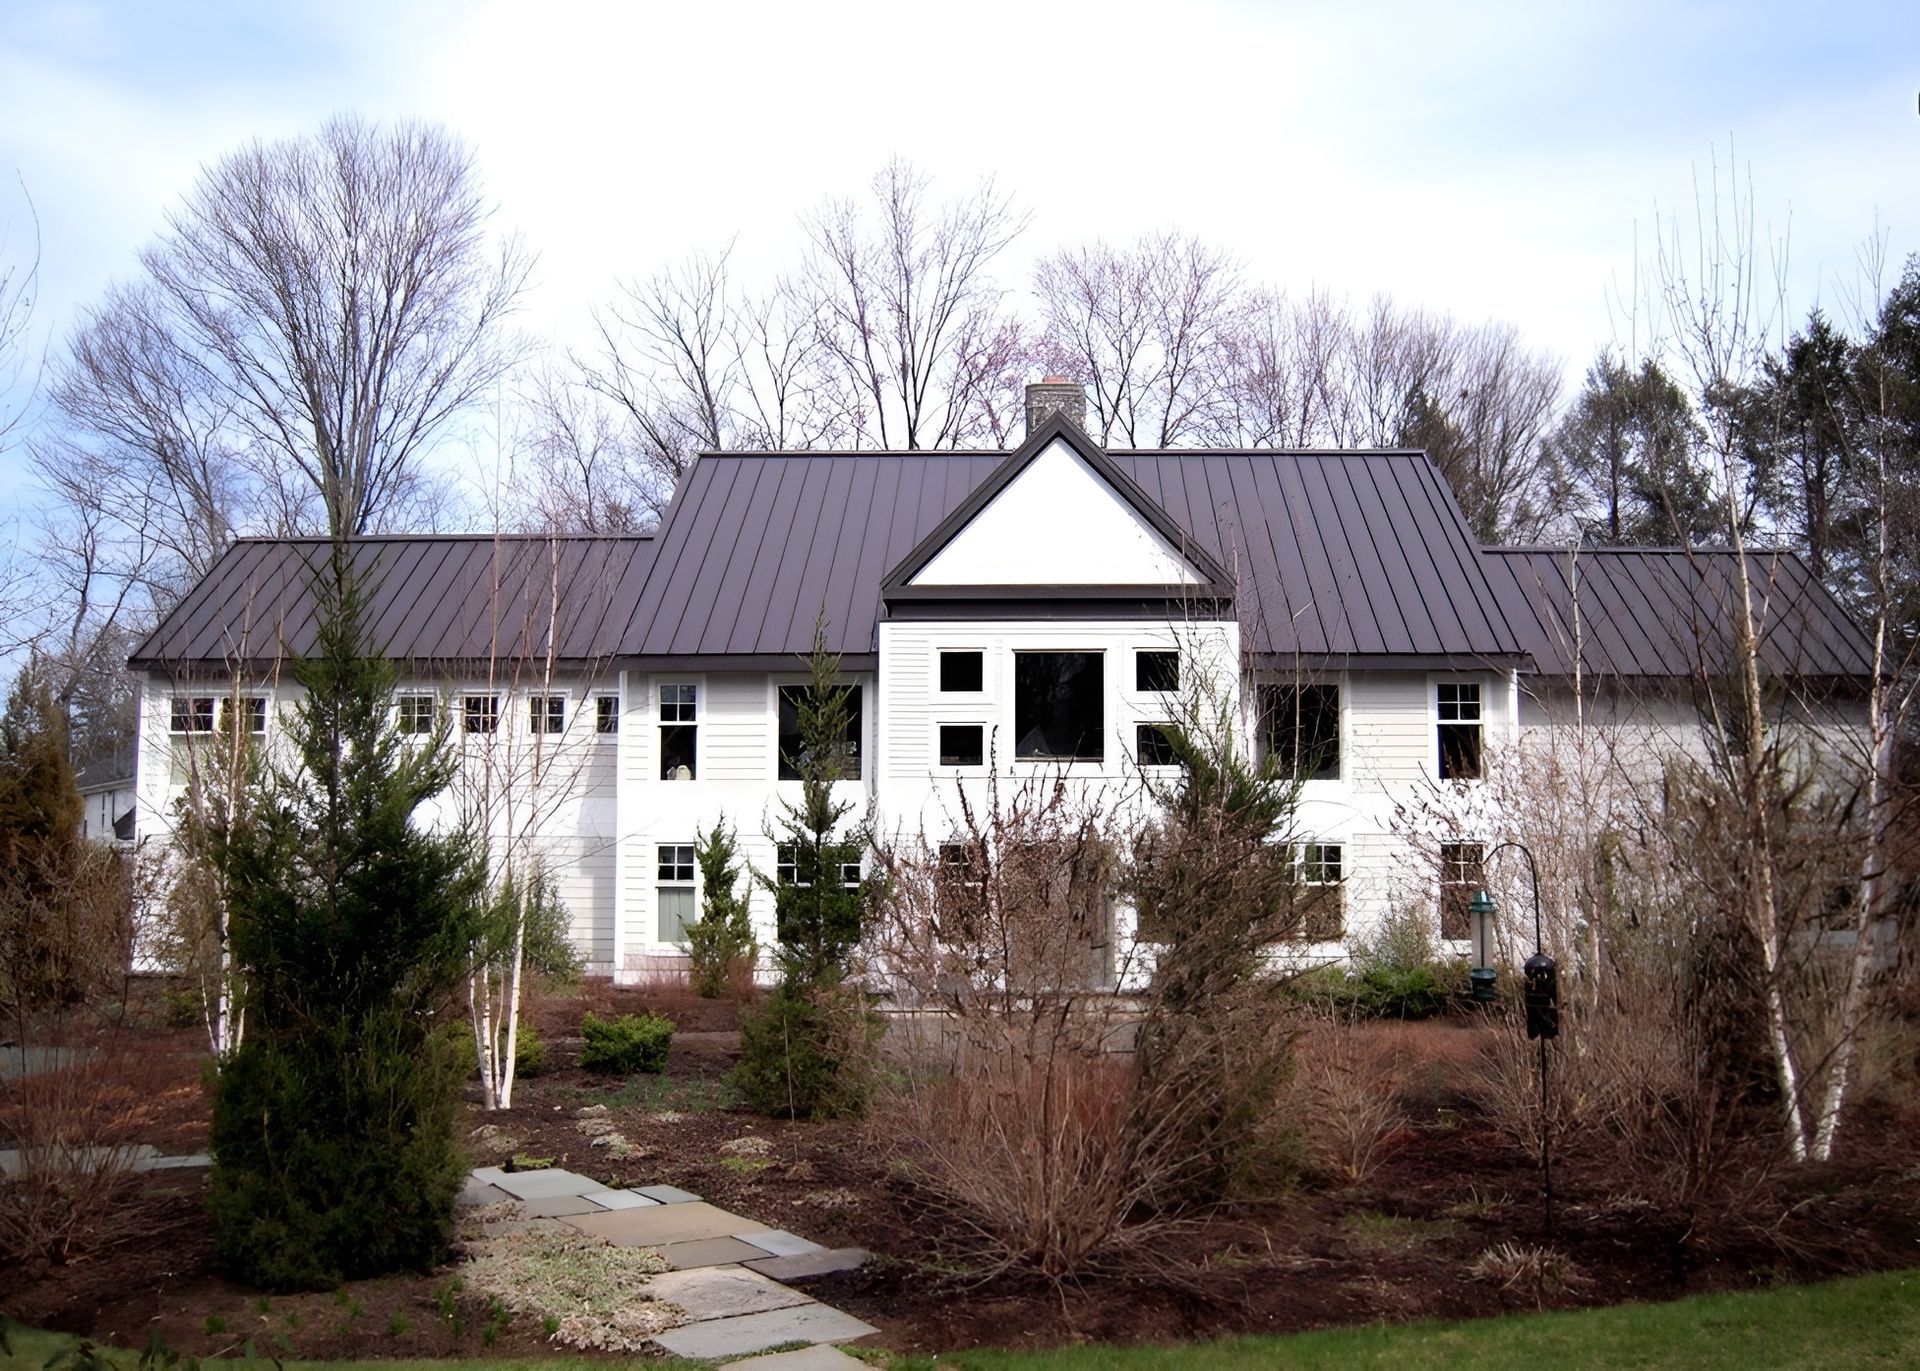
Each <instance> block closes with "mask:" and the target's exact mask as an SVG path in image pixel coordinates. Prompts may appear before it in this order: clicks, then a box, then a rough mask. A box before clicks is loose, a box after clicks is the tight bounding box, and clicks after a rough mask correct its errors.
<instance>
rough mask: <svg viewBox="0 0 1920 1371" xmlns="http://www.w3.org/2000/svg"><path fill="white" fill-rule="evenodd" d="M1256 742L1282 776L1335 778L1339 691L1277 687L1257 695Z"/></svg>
mask: <svg viewBox="0 0 1920 1371" xmlns="http://www.w3.org/2000/svg"><path fill="white" fill-rule="evenodd" d="M1260 724H1261V741H1262V742H1263V743H1264V744H1265V746H1266V750H1267V756H1269V757H1271V758H1272V759H1273V762H1274V766H1275V767H1276V768H1277V769H1278V770H1279V772H1280V774H1281V775H1282V776H1285V777H1288V778H1289V779H1292V780H1296V781H1337V780H1339V779H1340V687H1339V686H1337V685H1276V686H1267V687H1265V688H1264V689H1263V690H1262V691H1261V692H1260Z"/></svg>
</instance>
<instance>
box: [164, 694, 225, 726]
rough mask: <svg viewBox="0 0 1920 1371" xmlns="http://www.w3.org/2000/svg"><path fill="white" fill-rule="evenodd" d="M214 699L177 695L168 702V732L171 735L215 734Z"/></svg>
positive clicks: (208, 696) (207, 696) (201, 696)
mask: <svg viewBox="0 0 1920 1371" xmlns="http://www.w3.org/2000/svg"><path fill="white" fill-rule="evenodd" d="M214 703H215V700H214V697H213V696H211V695H176V696H174V697H173V698H172V699H171V700H170V701H168V714H167V731H168V732H169V733H211V732H213V710H214Z"/></svg>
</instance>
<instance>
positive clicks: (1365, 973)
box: [1347, 911, 1462, 1019]
mask: <svg viewBox="0 0 1920 1371" xmlns="http://www.w3.org/2000/svg"><path fill="white" fill-rule="evenodd" d="M1431 922H1432V921H1431V920H1430V919H1428V918H1424V917H1422V916H1421V915H1419V914H1416V913H1413V912H1411V911H1401V912H1398V913H1394V914H1389V915H1388V916H1387V917H1386V918H1385V919H1383V920H1381V921H1380V923H1379V924H1378V925H1377V926H1376V927H1375V928H1374V930H1373V932H1372V933H1371V935H1369V936H1363V937H1357V938H1354V939H1353V940H1351V941H1350V942H1349V943H1348V944H1347V953H1348V955H1349V957H1351V958H1352V961H1353V998H1352V1005H1353V1009H1354V1012H1356V1013H1359V1014H1365V1015H1371V1016H1373V1017H1375V1018H1382V1019H1430V1018H1432V1017H1433V1016H1434V1015H1436V1014H1438V1013H1440V1012H1441V1011H1443V1010H1444V1009H1446V1008H1447V1006H1448V1005H1449V1004H1450V1003H1452V1001H1453V999H1454V997H1455V995H1456V994H1458V993H1459V990H1460V988H1461V979H1462V978H1461V976H1460V974H1459V967H1458V965H1457V963H1454V962H1452V961H1449V960H1447V959H1446V958H1444V957H1442V955H1441V953H1440V946H1439V944H1438V943H1437V942H1436V941H1435V939H1434V934H1433V929H1432V927H1431Z"/></svg>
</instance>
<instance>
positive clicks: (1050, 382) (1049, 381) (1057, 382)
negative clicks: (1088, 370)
mask: <svg viewBox="0 0 1920 1371" xmlns="http://www.w3.org/2000/svg"><path fill="white" fill-rule="evenodd" d="M1040 384H1041V385H1043V386H1070V385H1072V384H1073V380H1072V378H1071V377H1067V376H1062V375H1060V374H1059V373H1057V372H1056V373H1055V374H1054V375H1052V376H1043V377H1041V378H1040Z"/></svg>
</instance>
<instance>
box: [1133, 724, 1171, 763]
mask: <svg viewBox="0 0 1920 1371" xmlns="http://www.w3.org/2000/svg"><path fill="white" fill-rule="evenodd" d="M1133 740H1134V741H1133V755H1134V759H1135V760H1136V761H1137V762H1139V763H1140V765H1141V766H1178V765H1180V757H1179V755H1178V754H1177V753H1175V752H1174V750H1173V738H1172V737H1171V736H1170V735H1169V734H1168V732H1167V726H1166V725H1165V724H1140V725H1138V726H1137V727H1136V728H1135V729H1134V730H1133Z"/></svg>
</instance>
